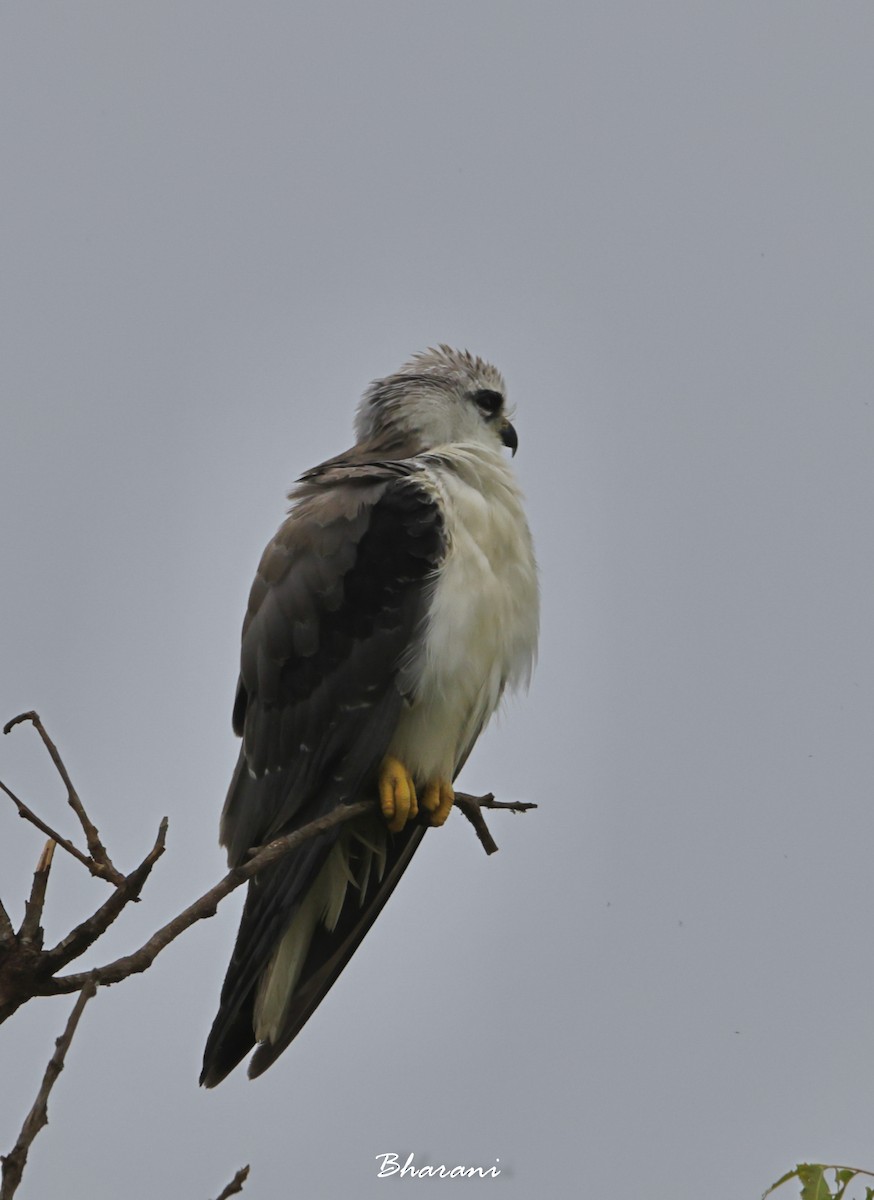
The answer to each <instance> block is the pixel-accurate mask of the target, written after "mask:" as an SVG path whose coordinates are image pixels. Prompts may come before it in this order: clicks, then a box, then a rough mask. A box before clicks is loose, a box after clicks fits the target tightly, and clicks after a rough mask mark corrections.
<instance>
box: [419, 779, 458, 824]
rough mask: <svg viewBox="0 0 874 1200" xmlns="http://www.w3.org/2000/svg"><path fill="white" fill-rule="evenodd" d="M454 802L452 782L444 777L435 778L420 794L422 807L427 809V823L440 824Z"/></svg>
mask: <svg viewBox="0 0 874 1200" xmlns="http://www.w3.org/2000/svg"><path fill="white" fill-rule="evenodd" d="M454 803H455V792H454V791H453V788H452V784H451V783H447V781H446V780H445V779H435V780H433V781H432V782H431V783H429V784H428V785H427V787H426V788H425V792H424V794H423V796H422V807H423V808H425V809H427V811H428V814H429V824H431V825H442V824H444V822H445V821H446V818H447V817H448V816H449V813H450V810H451V809H452V805H453V804H454Z"/></svg>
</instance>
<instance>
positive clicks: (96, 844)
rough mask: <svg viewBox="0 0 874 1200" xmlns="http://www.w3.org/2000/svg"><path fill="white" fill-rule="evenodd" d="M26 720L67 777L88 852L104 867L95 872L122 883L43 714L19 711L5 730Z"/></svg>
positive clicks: (65, 777)
mask: <svg viewBox="0 0 874 1200" xmlns="http://www.w3.org/2000/svg"><path fill="white" fill-rule="evenodd" d="M24 721H30V722H31V724H32V725H33V727H34V729H35V730H36V731H37V733H38V734H39V736H40V737H41V738H42V742H43V745H44V746H45V748H46V750H48V752H49V757H50V758H51V760H52V762H53V763H54V764H55V769H56V770H57V772H58V774H59V775H60V777H61V779H62V780H63V782H64V787H65V788H66V789H67V803H68V804H69V805H70V808H72V810H73V812H74V813H75V814H76V816H77V817H78V818H79V824H80V825H81V826H82V832H83V833H84V834H85V841H86V843H87V846H88V852H89V854H90V855H91V859H92V861H93V862H94V863H96V864H97V866H99V867H102V868H103V869H102V871H93V872H92V874H99V875H102V877H103V878H104V879H108V880H109V881H110V882H111V883H114V884H116V885H118V884H119V883H121V881H122V879H123V878H124V876H123V875H122V874H121V872H120V871H118V870H116V868H115V866H114V865H113V862H112V859H111V858H110V857H109V853H108V852H107V849H106V847H105V846H104V845H103V842H102V841H101V840H100V834H99V833H98V832H97V826H96V825H95V824H94V822H93V821H92V820H91V818H90V817H89V816H88V814H87V813H86V811H85V806H84V805H83V803H82V801H81V800H80V799H79V793H78V792H77V791H76V789H75V788H74V787H73V781H72V779H71V778H70V773H69V771H68V770H67V768H66V766H65V765H64V760H63V759H62V758H61V755H60V753H59V752H58V748H57V746H56V745H55V743H54V742H53V741H52V739H51V738H50V737H49V735H48V733H47V732H46V728H45V726H44V725H43V723H42V721H41V720H40V718H39V714H38V713H36V712H34V711H33V710H31V711H30V712H26V713H19V715H18V716H17V717H13V718H12V720H11V721H7V722H6V724H5V725H4V726H3V732H4V733H9V732H10V731H11V730H12V729H14V728H15V726H16V725H21V724H22V723H23V722H24ZM4 790H5V789H4ZM50 836H51V835H50ZM56 840H57V839H56ZM86 865H87V863H86ZM89 869H90V868H89Z"/></svg>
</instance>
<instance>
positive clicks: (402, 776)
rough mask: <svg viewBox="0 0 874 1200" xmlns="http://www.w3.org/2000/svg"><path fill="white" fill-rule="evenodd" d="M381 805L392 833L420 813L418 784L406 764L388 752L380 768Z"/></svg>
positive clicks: (399, 829)
mask: <svg viewBox="0 0 874 1200" xmlns="http://www.w3.org/2000/svg"><path fill="white" fill-rule="evenodd" d="M379 807H380V808H381V809H382V815H383V817H384V818H385V821H386V824H387V825H388V828H389V830H390V831H391V832H392V833H400V832H401V830H402V829H403V828H404V826H405V825H406V823H407V821H411V820H412V819H413V818H414V817H416V816H418V815H419V805H418V802H417V800H416V785H415V784H414V783H413V777H412V776H411V775H410V773H409V771H408V770H407V768H406V767H405V766H404V764H403V763H402V762H401V761H400V760H399V759H397V758H393V757H392V756H391V755H390V754H387V755H386V756H385V758H384V759H383V760H382V765H381V766H380V768H379Z"/></svg>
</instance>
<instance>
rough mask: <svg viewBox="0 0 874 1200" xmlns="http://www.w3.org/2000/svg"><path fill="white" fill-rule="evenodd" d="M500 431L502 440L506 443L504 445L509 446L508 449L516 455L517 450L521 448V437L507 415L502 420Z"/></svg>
mask: <svg viewBox="0 0 874 1200" xmlns="http://www.w3.org/2000/svg"><path fill="white" fill-rule="evenodd" d="M500 433H501V441H502V442H503V443H504V445H505V446H506V447H507V449H508V450H509V451H510V453H511V454H512V455H513V456H514V457H515V454H516V451H517V450H518V449H519V438H518V436H517V434H516V430H515V429H514V428H513V426H512V425H511V424H510V422H509V421H508V420H507V418H506V417H504V419H503V421H502V422H501V428H500Z"/></svg>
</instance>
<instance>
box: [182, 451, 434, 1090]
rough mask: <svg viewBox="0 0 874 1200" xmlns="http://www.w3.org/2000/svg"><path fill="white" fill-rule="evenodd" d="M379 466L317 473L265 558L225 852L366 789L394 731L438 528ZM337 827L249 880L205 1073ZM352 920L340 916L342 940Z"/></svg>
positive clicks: (245, 1012) (245, 655)
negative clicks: (400, 680) (400, 682)
mask: <svg viewBox="0 0 874 1200" xmlns="http://www.w3.org/2000/svg"><path fill="white" fill-rule="evenodd" d="M375 474H376V473H375V472H374V471H373V470H372V469H371V471H370V472H369V473H368V475H367V476H365V477H363V478H358V479H356V480H354V481H349V480H348V479H347V480H338V479H337V478H336V477H333V478H328V477H326V478H325V479H323V480H320V479H316V480H314V481H313V482H312V483H311V484H309V485H308V487H307V488H305V489H304V491H303V494H302V496H301V498H300V500H299V502H298V504H297V506H296V507H295V509H294V510H293V512H292V514H291V516H290V517H289V518H288V520H287V521H286V522H285V524H284V525H283V526H282V527H281V529H280V530H279V532H278V533H277V535H276V537H275V538H274V540H273V541H272V542H271V544H270V545H269V546H268V547H267V550H266V551H265V553H264V555H263V557H262V560H261V564H260V566H259V568H258V574H257V576H256V579H255V583H254V584H253V587H252V591H251V595H250V601H249V609H248V612H247V614H246V619H245V622H244V626H243V646H242V655H241V671H240V682H239V686H238V689H237V697H236V701H235V704H234V728H235V729H236V730H237V732H238V733H239V734H240V735H241V736H242V738H243V747H242V750H241V753H240V758H239V761H238V763H237V768H236V771H235V772H234V777H233V779H232V781H231V787H230V790H229V792H228V797H227V800H226V802H225V808H224V812H223V814H222V828H221V836H222V842H223V843H224V845H225V846H226V847H227V848H228V859H229V861H230V863H231V864H232V865H233V864H237V863H240V862H242V861H244V860H245V858H246V857H247V854H248V851H249V849H250V848H252V847H254V846H257V845H261V844H263V843H264V842H266V841H269V840H270V839H271V838H272V837H276V836H278V835H279V834H281V833H284V832H288V831H290V830H291V829H294V828H297V827H299V826H301V825H303V824H306V823H307V822H308V821H311V820H313V819H315V818H316V817H318V816H320V815H322V814H323V813H325V812H329V811H331V810H332V809H333V808H335V807H336V806H337V805H338V804H342V803H344V802H349V801H352V800H354V799H357V798H359V797H360V796H361V795H362V794H367V793H368V789H369V788H372V787H373V785H374V783H375V778H376V772H377V769H378V766H379V762H380V761H381V759H382V757H383V755H384V754H385V751H386V749H387V748H388V745H389V742H390V740H391V737H392V736H393V733H394V729H395V727H396V724H397V720H398V715H399V713H400V708H401V705H402V704H403V703H404V699H403V696H402V695H401V692H400V690H399V687H398V686H397V675H398V671H399V667H400V665H401V663H402V661H403V660H404V657H405V655H406V653H407V651H408V648H409V646H410V644H411V642H412V641H413V638H414V636H415V634H416V631H417V629H418V627H419V625H420V623H421V621H422V619H423V617H424V615H425V613H426V609H427V599H428V590H429V586H430V583H431V580H432V577H433V575H434V571H435V569H436V567H437V565H438V564H439V562H440V560H441V558H442V556H443V553H444V529H443V524H442V519H441V515H440V509H439V507H438V506H437V504H436V502H435V501H434V499H433V497H432V496H430V495H429V494H428V492H426V491H425V490H424V488H423V487H422V486H421V484H420V483H419V482H418V481H417V480H416V479H415V478H414V477H411V476H397V474H396V473H395V472H385V473H380V474H376V478H374V476H375ZM386 476H388V477H386ZM336 836H337V834H336V833H333V834H327V835H324V836H322V837H319V838H317V839H313V840H311V841H309V842H307V843H306V844H305V845H303V846H301V847H300V849H299V850H298V851H296V852H293V853H292V854H290V855H289V856H287V857H286V858H284V859H282V860H281V861H280V862H279V863H277V864H275V865H274V867H272V868H269V869H268V870H267V871H265V872H264V873H263V875H261V876H259V877H257V878H256V879H255V880H253V881H252V883H250V885H249V891H248V895H247V899H246V905H245V908H244V912H243V918H242V921H241V924H240V930H239V933H238V935H237V941H236V945H235V947H234V952H233V955H232V958H231V963H230V966H229V968H228V973H227V976H226V978H225V983H224V986H223V988H222V998H221V1006H220V1009H219V1013H218V1016H217V1017H216V1020H215V1023H214V1025H213V1029H212V1032H211V1033H210V1037H209V1040H208V1042H207V1049H206V1054H205V1057H204V1071H203V1076H202V1080H203V1082H206V1083H207V1084H209V1085H212V1084H214V1083H217V1082H219V1080H220V1079H222V1078H223V1077H224V1076H225V1075H226V1074H227V1072H228V1071H229V1070H231V1069H232V1067H234V1066H235V1065H236V1064H237V1063H238V1062H239V1061H240V1059H241V1058H242V1057H243V1056H244V1055H245V1054H246V1053H247V1052H248V1050H249V1049H250V1048H251V1047H252V1045H254V1032H253V1028H252V1009H253V1004H254V995H255V989H256V987H257V982H258V978H259V976H260V973H261V971H262V970H263V969H264V967H265V966H266V964H267V962H268V961H269V959H270V956H271V954H272V953H273V950H274V949H275V946H276V944H277V941H278V940H279V938H280V937H281V936H282V934H283V932H284V930H285V929H286V928H287V926H288V923H289V921H290V920H291V918H292V916H293V914H294V912H295V910H296V908H297V906H298V905H299V903H300V901H301V899H302V898H303V896H304V895H305V894H306V892H307V890H308V888H309V886H310V885H311V883H312V882H313V880H314V878H315V876H316V875H317V874H318V872H319V870H320V869H321V866H322V864H323V863H324V860H325V857H326V855H327V853H328V851H329V850H330V847H331V845H332V844H333V841H334V840H335V838H336ZM406 844H407V839H403V845H404V846H405V845H406ZM415 844H416V845H417V844H418V838H416V839H415ZM401 848H402V847H401V844H398V845H397V846H396V848H395V853H394V858H395V859H397V857H398V855H399V854H400V851H401ZM413 848H415V846H413ZM411 854H412V850H410V852H409V854H408V855H406V856H404V864H403V865H404V866H405V865H406V862H407V861H409V857H410V856H411ZM392 875H393V877H394V880H396V879H397V877H398V875H399V873H398V872H392V870H389V871H388V872H387V876H386V877H387V878H388V877H389V876H392ZM392 886H393V883H392ZM390 890H391V888H390V887H389V888H388V890H387V891H386V890H385V888H382V887H380V888H379V889H378V890H377V891H374V893H373V897H372V901H373V903H374V904H375V907H374V908H373V912H372V915H370V911H369V910H370V908H371V900H370V899H368V900H367V902H366V903H365V906H364V908H363V909H361V910H360V912H359V918H356V925H360V924H361V923H362V922H363V928H362V929H361V932H360V933H359V934H358V936H357V938H356V939H355V942H354V944H355V945H357V944H358V941H360V938H361V937H362V936H363V934H364V932H365V931H366V929H367V928H369V925H370V923H371V922H372V920H373V917H375V915H376V913H377V912H378V911H379V909H380V908H381V907H382V904H383V903H384V902H385V898H386V897H387V895H388V892H390ZM378 897H381V898H380V899H379V900H378V904H376V901H377V898H378ZM368 917H369V919H367V918H368ZM349 933H350V931H349V929H346V928H345V927H344V929H343V931H342V932H340V931H338V944H339V943H340V942H348V941H349ZM352 949H354V945H353V946H352V948H351V949H349V951H348V954H347V955H346V957H345V958H344V959H343V963H341V964H340V966H339V967H337V969H336V970H335V971H334V972H333V974H331V977H330V980H328V981H327V982H326V983H325V986H324V988H323V989H322V990H321V992H320V993H319V998H321V995H323V994H324V991H326V990H327V988H328V987H329V986H330V983H331V982H333V979H334V978H335V977H336V974H337V973H339V970H340V969H341V968H342V965H344V964H345V961H347V960H348V956H349V954H351V953H352ZM329 957H330V956H329ZM316 1002H317V1001H316ZM314 1007H315V1003H312V1004H311V1006H310V1008H309V1011H312V1008H314Z"/></svg>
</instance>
